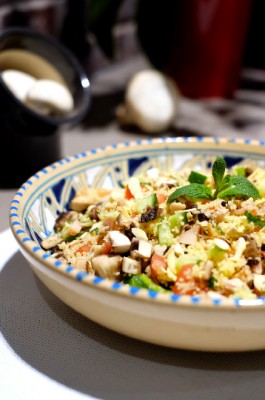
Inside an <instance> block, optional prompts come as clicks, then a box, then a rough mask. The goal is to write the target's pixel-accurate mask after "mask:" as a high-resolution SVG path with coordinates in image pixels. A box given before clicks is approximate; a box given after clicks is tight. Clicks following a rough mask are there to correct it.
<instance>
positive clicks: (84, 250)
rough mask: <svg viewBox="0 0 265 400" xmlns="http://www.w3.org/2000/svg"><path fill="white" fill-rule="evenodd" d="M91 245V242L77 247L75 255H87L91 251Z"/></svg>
mask: <svg viewBox="0 0 265 400" xmlns="http://www.w3.org/2000/svg"><path fill="white" fill-rule="evenodd" d="M91 246H92V243H91V242H87V243H86V244H84V245H83V246H81V247H79V249H78V250H76V253H88V252H89V251H90V249H91Z"/></svg>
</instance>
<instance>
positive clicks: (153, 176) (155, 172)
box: [146, 167, 159, 180]
mask: <svg viewBox="0 0 265 400" xmlns="http://www.w3.org/2000/svg"><path fill="white" fill-rule="evenodd" d="M146 174H147V176H149V178H151V179H154V180H155V179H157V178H158V175H159V170H158V168H155V167H153V168H150V169H148V170H147V171H146Z"/></svg>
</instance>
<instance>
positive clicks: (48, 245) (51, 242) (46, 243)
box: [41, 236, 63, 250]
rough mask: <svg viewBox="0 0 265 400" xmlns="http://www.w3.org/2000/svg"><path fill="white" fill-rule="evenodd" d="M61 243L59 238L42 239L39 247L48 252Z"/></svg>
mask: <svg viewBox="0 0 265 400" xmlns="http://www.w3.org/2000/svg"><path fill="white" fill-rule="evenodd" d="M62 241H63V239H62V238H60V237H59V236H50V237H48V238H47V239H44V240H43V241H42V242H41V246H42V247H43V248H44V249H45V250H50V249H52V248H53V247H55V246H57V245H58V244H59V243H61V242H62Z"/></svg>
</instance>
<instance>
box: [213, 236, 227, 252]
mask: <svg viewBox="0 0 265 400" xmlns="http://www.w3.org/2000/svg"><path fill="white" fill-rule="evenodd" d="M213 243H214V245H215V246H217V247H218V248H219V249H220V250H224V251H227V250H229V248H230V246H229V244H228V243H227V242H226V241H225V240H224V239H219V238H214V240H213Z"/></svg>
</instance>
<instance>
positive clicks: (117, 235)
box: [109, 231, 131, 253]
mask: <svg viewBox="0 0 265 400" xmlns="http://www.w3.org/2000/svg"><path fill="white" fill-rule="evenodd" d="M109 237H110V240H111V244H112V250H113V252H114V253H126V252H127V251H129V250H130V247H131V241H130V239H129V238H128V237H127V236H126V235H124V234H123V233H121V232H120V231H110V232H109Z"/></svg>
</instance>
